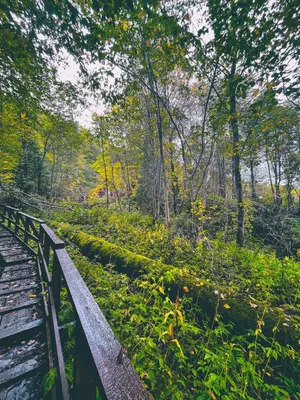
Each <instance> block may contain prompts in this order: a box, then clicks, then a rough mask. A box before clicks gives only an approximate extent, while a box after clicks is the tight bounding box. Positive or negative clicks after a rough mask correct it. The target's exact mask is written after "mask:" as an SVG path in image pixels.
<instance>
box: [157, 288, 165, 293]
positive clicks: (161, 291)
mask: <svg viewBox="0 0 300 400" xmlns="http://www.w3.org/2000/svg"><path fill="white" fill-rule="evenodd" d="M158 290H159V291H160V293H161V294H165V291H164V288H163V287H162V286H158Z"/></svg>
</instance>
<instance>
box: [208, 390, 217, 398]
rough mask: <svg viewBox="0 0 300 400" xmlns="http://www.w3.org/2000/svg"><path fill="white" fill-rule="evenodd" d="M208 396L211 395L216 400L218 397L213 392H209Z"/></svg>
mask: <svg viewBox="0 0 300 400" xmlns="http://www.w3.org/2000/svg"><path fill="white" fill-rule="evenodd" d="M208 394H209V395H210V397H211V398H212V399H214V400H216V396H215V395H214V393H213V392H212V391H211V390H209V391H208Z"/></svg>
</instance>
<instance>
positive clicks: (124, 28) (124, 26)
mask: <svg viewBox="0 0 300 400" xmlns="http://www.w3.org/2000/svg"><path fill="white" fill-rule="evenodd" d="M127 29H128V23H127V22H126V21H123V30H124V31H127Z"/></svg>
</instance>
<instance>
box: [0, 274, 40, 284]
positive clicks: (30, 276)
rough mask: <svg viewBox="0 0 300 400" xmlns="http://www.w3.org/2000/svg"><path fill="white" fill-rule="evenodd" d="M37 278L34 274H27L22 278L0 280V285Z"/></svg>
mask: <svg viewBox="0 0 300 400" xmlns="http://www.w3.org/2000/svg"><path fill="white" fill-rule="evenodd" d="M36 277H37V276H36V275H35V274H28V275H23V276H15V277H12V278H6V279H0V284H1V283H10V282H15V281H20V280H23V279H33V278H36Z"/></svg>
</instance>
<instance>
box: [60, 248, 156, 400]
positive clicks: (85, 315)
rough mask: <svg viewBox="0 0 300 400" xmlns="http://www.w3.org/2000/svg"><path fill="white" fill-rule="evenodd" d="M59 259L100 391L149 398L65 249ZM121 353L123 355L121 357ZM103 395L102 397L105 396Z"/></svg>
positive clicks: (112, 399) (116, 398)
mask: <svg viewBox="0 0 300 400" xmlns="http://www.w3.org/2000/svg"><path fill="white" fill-rule="evenodd" d="M56 254H57V258H58V261H59V263H60V265H61V270H62V273H63V276H64V279H65V282H66V285H67V288H68V291H69V294H70V297H71V300H72V302H73V305H74V308H75V311H76V313H77V318H78V321H79V323H80V324H81V326H82V330H83V332H84V336H85V338H86V341H87V345H88V347H89V349H90V352H91V355H92V357H93V361H94V365H95V368H96V371H97V375H98V379H99V390H100V395H101V396H102V397H103V399H107V400H124V399H135V400H149V399H150V397H149V395H148V393H147V392H146V390H145V388H144V387H143V385H142V382H141V380H140V378H139V376H138V375H137V373H136V371H135V369H134V368H133V366H132V365H131V363H130V361H129V359H128V357H127V356H126V355H125V354H123V353H122V347H121V345H120V343H119V342H118V340H117V339H116V337H115V335H114V333H113V331H112V329H111V327H110V326H109V324H108V322H107V321H106V319H105V317H104V315H103V313H102V311H101V310H100V309H99V307H98V305H97V303H96V302H95V299H94V298H93V296H92V294H91V292H90V291H89V289H88V288H87V286H86V284H85V283H84V281H83V279H82V277H81V276H80V274H79V272H78V271H77V269H76V267H75V265H74V264H73V262H72V260H71V258H70V256H69V254H68V253H67V251H66V250H65V249H59V250H56ZM120 354H121V358H120ZM102 397H101V398H102Z"/></svg>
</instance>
